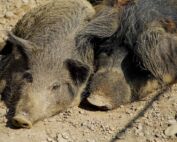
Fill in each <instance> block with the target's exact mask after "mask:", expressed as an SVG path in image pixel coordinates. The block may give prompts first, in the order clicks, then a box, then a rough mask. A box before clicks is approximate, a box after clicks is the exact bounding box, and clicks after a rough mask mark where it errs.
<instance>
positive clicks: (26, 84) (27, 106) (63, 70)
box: [1, 0, 95, 128]
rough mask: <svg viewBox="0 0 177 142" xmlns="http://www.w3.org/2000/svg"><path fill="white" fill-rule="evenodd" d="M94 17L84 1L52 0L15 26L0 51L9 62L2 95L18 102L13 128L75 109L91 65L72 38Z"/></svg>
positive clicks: (90, 7) (93, 12) (89, 6)
mask: <svg viewBox="0 0 177 142" xmlns="http://www.w3.org/2000/svg"><path fill="white" fill-rule="evenodd" d="M94 14H95V10H94V9H93V7H92V6H91V4H90V3H88V2H87V1H86V0H67V1H63V0H56V1H52V2H49V3H47V4H45V5H41V6H39V7H37V8H35V9H32V10H31V11H30V12H28V13H27V14H25V15H24V17H23V18H22V19H21V20H20V21H19V22H18V23H17V25H16V27H15V28H14V30H13V34H12V33H10V34H9V39H8V40H7V44H6V46H5V47H4V49H3V50H2V51H1V54H3V55H6V56H7V58H9V61H8V62H7V63H8V64H7V65H8V66H6V73H7V71H8V72H9V74H8V75H7V76H6V77H5V80H6V81H7V86H6V88H5V90H6V91H8V92H9V94H11V95H12V96H19V97H16V99H18V101H17V102H16V103H14V105H15V116H14V117H13V119H12V123H13V125H15V126H17V127H24V128H30V127H31V126H32V124H33V123H34V122H36V121H38V120H41V119H43V118H45V117H49V116H52V115H54V114H56V113H58V112H60V111H62V110H64V109H66V108H68V107H71V106H73V105H78V104H79V102H80V98H81V93H82V91H83V89H84V88H85V86H86V84H87V80H88V78H89V76H90V73H91V71H92V65H88V64H87V63H86V62H83V60H81V58H80V55H79V54H78V53H77V50H76V48H75V36H76V34H77V33H78V32H79V31H80V30H81V28H82V27H83V26H84V25H86V24H87V23H88V21H89V20H90V19H91V18H92V17H93V15H94ZM14 66H15V67H14ZM3 74H5V73H3ZM4 94H5V93H4ZM4 96H5V95H4Z"/></svg>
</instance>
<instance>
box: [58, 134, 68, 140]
mask: <svg viewBox="0 0 177 142" xmlns="http://www.w3.org/2000/svg"><path fill="white" fill-rule="evenodd" d="M57 142H67V140H66V139H64V138H63V137H62V136H61V135H60V134H58V135H57Z"/></svg>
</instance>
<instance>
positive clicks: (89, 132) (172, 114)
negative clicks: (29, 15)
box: [0, 0, 177, 142]
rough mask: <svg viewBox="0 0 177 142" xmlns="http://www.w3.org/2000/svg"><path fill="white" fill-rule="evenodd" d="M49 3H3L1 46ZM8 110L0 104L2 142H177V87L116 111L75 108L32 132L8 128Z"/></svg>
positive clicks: (7, 0) (27, 0) (41, 0)
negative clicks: (9, 33)
mask: <svg viewBox="0 0 177 142" xmlns="http://www.w3.org/2000/svg"><path fill="white" fill-rule="evenodd" d="M46 1H47V0H0V46H1V47H2V46H3V38H4V37H5V36H4V32H3V31H4V30H10V29H11V28H12V27H13V26H14V25H15V23H16V22H17V20H18V19H19V18H20V17H21V16H22V15H23V14H24V13H25V12H26V11H28V10H29V9H31V8H32V7H35V6H36V5H39V4H40V3H44V2H46ZM7 111H8V109H7V108H6V107H5V105H4V104H3V102H0V142H177V137H176V136H175V134H176V133H177V85H174V86H172V88H170V89H169V90H168V91H166V92H165V93H162V94H160V95H159V96H158V97H154V96H152V97H150V98H149V99H148V101H141V102H134V103H132V104H128V105H124V106H121V107H120V108H118V109H116V110H113V111H108V112H106V111H96V110H89V109H84V108H80V107H74V108H71V109H68V110H67V111H65V112H63V113H60V114H58V115H56V116H54V117H51V118H48V119H45V120H43V121H40V122H38V123H36V124H35V125H34V126H33V127H32V129H12V128H9V127H8V126H6V122H7V119H6V112H7Z"/></svg>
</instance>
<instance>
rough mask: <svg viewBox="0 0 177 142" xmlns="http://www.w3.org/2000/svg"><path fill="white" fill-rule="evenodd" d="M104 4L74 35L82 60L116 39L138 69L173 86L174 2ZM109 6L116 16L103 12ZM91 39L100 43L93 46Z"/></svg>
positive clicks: (133, 0)
mask: <svg viewBox="0 0 177 142" xmlns="http://www.w3.org/2000/svg"><path fill="white" fill-rule="evenodd" d="M105 3H107V6H105V7H106V8H103V9H102V10H101V11H102V12H100V13H99V14H97V16H95V17H94V19H93V20H92V21H91V22H90V24H89V25H88V26H87V28H85V29H84V30H83V33H81V34H79V36H78V40H77V41H78V44H77V45H78V49H79V50H80V52H81V53H82V55H83V57H87V53H89V52H91V51H90V50H91V49H92V50H95V48H98V47H99V44H100V42H102V41H104V40H106V39H107V38H110V39H113V38H114V39H115V37H116V39H115V40H117V47H120V46H123V47H125V48H126V49H127V50H128V51H129V52H132V54H134V56H136V58H137V60H139V62H141V65H142V68H144V69H146V70H147V71H150V73H151V74H152V75H153V76H154V77H155V78H156V79H158V80H159V81H161V82H163V83H165V84H171V83H174V82H175V80H176V76H177V72H176V65H177V62H176V60H175V59H176V56H177V52H176V44H177V40H176V39H177V36H176V29H177V27H176V24H177V18H176V17H177V3H176V1H174V0H157V1H154V0H129V1H128V0H120V1H119V0H105ZM116 5H117V7H116ZM111 7H112V11H116V10H115V9H117V17H115V16H114V15H115V13H112V14H111V12H106V11H107V9H108V8H111ZM164 7H165V8H164ZM113 9H114V10H113ZM110 11H111V10H110ZM108 13H109V14H108ZM115 23H116V24H115ZM115 25H116V26H115ZM93 29H97V30H94V31H93ZM95 39H97V41H98V39H99V41H100V42H96V43H95ZM80 41H81V42H80ZM82 41H85V43H87V44H83V42H82ZM86 41H90V42H86ZM92 43H94V44H92ZM88 45H89V46H88ZM93 45H94V46H93ZM114 47H116V46H114ZM90 48H91V49H90ZM86 50H88V52H87V51H86ZM87 58H88V57H87Z"/></svg>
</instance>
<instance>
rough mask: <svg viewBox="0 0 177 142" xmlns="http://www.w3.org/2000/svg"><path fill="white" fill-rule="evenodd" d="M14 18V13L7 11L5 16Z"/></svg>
mask: <svg viewBox="0 0 177 142" xmlns="http://www.w3.org/2000/svg"><path fill="white" fill-rule="evenodd" d="M13 16H14V13H13V12H12V11H7V12H6V14H5V17H6V18H12V17H13Z"/></svg>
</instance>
